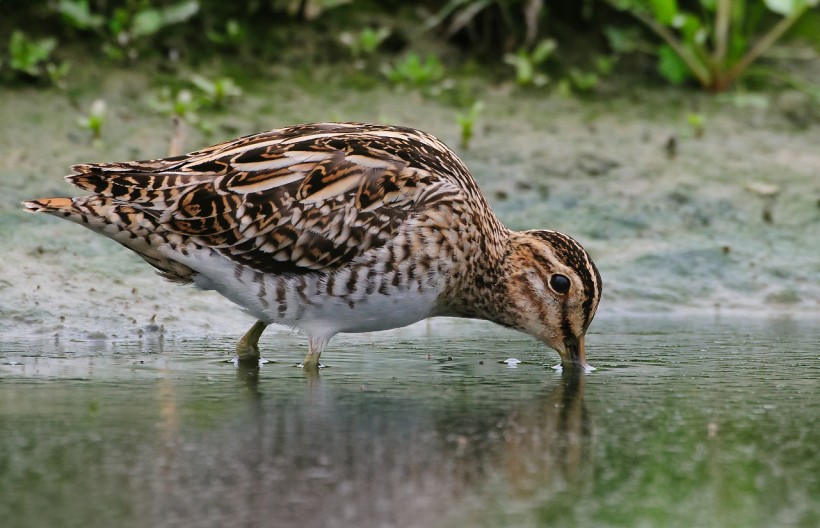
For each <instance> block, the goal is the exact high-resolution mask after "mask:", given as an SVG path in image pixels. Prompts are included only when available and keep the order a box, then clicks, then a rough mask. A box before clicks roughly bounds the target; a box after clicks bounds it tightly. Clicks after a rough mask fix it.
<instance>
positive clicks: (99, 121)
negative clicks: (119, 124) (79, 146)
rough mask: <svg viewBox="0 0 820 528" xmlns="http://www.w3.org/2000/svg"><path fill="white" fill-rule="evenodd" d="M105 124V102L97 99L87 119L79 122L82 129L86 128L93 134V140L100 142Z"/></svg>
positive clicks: (83, 118) (81, 119) (92, 104)
mask: <svg viewBox="0 0 820 528" xmlns="http://www.w3.org/2000/svg"><path fill="white" fill-rule="evenodd" d="M104 122H105V101H103V100H102V99H97V100H96V101H94V102H93V103H91V109H90V110H89V112H88V115H87V116H86V117H81V118H80V119H78V120H77V124H78V125H79V126H80V128H84V129H86V130H88V131H90V132H91V137H92V139H93V140H95V141H96V140H98V139H100V138H101V137H102V126H103V123H104Z"/></svg>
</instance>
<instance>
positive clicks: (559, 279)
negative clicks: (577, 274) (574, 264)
mask: <svg viewBox="0 0 820 528" xmlns="http://www.w3.org/2000/svg"><path fill="white" fill-rule="evenodd" d="M570 284H571V283H570V281H569V278H568V277H567V276H566V275H561V274H560V273H556V274H555V275H553V276H552V277H550V288H552V289H553V290H554V291H555V292H556V293H567V292H568V291H569V286H570Z"/></svg>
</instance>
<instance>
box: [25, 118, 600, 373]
mask: <svg viewBox="0 0 820 528" xmlns="http://www.w3.org/2000/svg"><path fill="white" fill-rule="evenodd" d="M72 169H73V170H74V172H75V174H72V175H70V176H68V177H67V179H68V181H70V182H71V183H73V184H74V185H76V186H78V187H80V188H82V189H85V190H87V191H90V192H91V194H89V195H86V196H81V197H75V198H46V199H39V200H32V201H28V202H24V205H25V207H26V209H27V210H29V211H31V212H45V213H48V214H52V215H55V216H59V217H63V218H66V219H68V220H71V221H73V222H76V223H78V224H81V225H84V226H85V227H88V228H89V229H91V230H93V231H95V232H97V233H100V234H103V235H105V236H107V237H109V238H112V239H114V240H116V241H117V242H119V243H120V244H122V245H124V246H125V247H127V248H129V249H131V250H132V251H135V252H136V253H137V254H139V255H140V256H141V257H142V258H143V259H145V260H146V261H147V262H148V263H149V264H151V265H152V266H154V267H155V268H156V269H157V271H158V272H159V274H160V275H162V276H163V277H165V278H166V279H169V280H171V281H174V282H179V283H185V284H188V283H193V284H194V285H196V286H197V287H199V288H203V289H212V290H216V291H217V292H219V293H221V294H222V295H223V296H225V297H227V298H228V299H230V300H231V301H233V302H234V303H236V304H238V305H239V306H241V307H242V308H244V309H245V311H246V312H248V313H249V314H251V315H252V316H253V317H255V318H256V319H257V322H256V323H255V324H254V325H253V326H252V327H251V329H250V330H249V331H248V332H247V333H246V334H245V335H244V336H243V337H242V339H241V340H240V341H239V344H238V345H237V356H238V358H239V361H240V362H243V363H247V364H258V360H259V356H260V354H259V347H258V341H259V338H260V336H261V335H262V332H263V331H264V330H265V328H266V327H267V326H268V325H269V324H274V323H276V324H282V325H286V326H290V327H293V328H297V329H299V330H300V331H302V332H303V333H304V334H306V335H307V337H308V353H307V356H306V357H305V359H304V361H303V365H304V366H305V368H310V369H315V368H316V367H317V366H318V364H319V357H320V355H321V353H322V351H323V350H324V348H325V347H326V345H327V343H328V341H329V340H330V338H331V337H333V336H334V335H335V334H337V333H346V332H369V331H376V330H385V329H390V328H397V327H401V326H406V325H409V324H412V323H414V322H417V321H420V320H422V319H425V318H427V317H433V316H453V317H468V318H476V319H484V320H489V321H492V322H495V323H498V324H500V325H503V326H506V327H509V328H513V329H516V330H520V331H523V332H526V333H528V334H530V335H532V336H534V337H535V338H537V339H538V340H540V341H542V342H543V343H545V344H547V345H548V346H550V347H551V348H553V349H555V350H556V351H557V352H558V353H559V354H560V356H561V359H562V364H563V365H564V366H565V367H583V368H587V362H586V348H585V335H586V331H587V329H588V327H589V325H590V323H591V321H592V319H593V317H594V315H595V311H596V310H597V307H598V303H599V300H600V296H601V291H602V281H601V277H600V274H599V273H598V270H597V268H596V267H595V264H594V263H593V262H592V259H591V257H590V256H589V254H588V253H587V251H586V250H585V249H584V248H583V247H582V246H581V245H580V244H579V243H578V242H577V241H575V240H574V239H573V238H571V237H569V236H567V235H564V234H562V233H559V232H557V231H551V230H530V231H521V232H517V231H511V230H509V229H508V228H507V227H505V226H504V225H503V224H502V223H501V221H500V220H499V219H498V218H497V217H496V216H495V214H494V213H493V212H492V210H491V209H490V206H489V204H488V203H487V201H486V199H485V198H484V196H483V194H482V193H481V191H480V190H479V188H478V186H477V184H476V182H475V180H473V178H472V176H471V175H470V173H469V171H468V169H467V168H466V167H465V165H464V164H463V162H462V161H461V160H460V159H459V158H458V157H457V156H456V155H455V154H454V153H453V152H452V151H451V150H450V149H449V148H448V147H446V146H445V145H444V144H443V143H442V142H441V141H439V140H438V139H437V138H435V137H434V136H432V135H430V134H427V133H425V132H421V131H419V130H414V129H411V128H405V127H394V126H383V125H369V124H361V123H320V124H309V125H299V126H293V127H287V128H282V129H276V130H271V131H268V132H263V133H260V134H254V135H251V136H245V137H242V138H238V139H235V140H232V141H228V142H225V143H221V144H219V145H215V146H212V147H208V148H205V149H202V150H199V151H196V152H192V153H190V154H187V155H184V156H177V157H173V158H166V159H157V160H148V161H135V162H122V163H101V164H82V165H75V166H74V167H72Z"/></svg>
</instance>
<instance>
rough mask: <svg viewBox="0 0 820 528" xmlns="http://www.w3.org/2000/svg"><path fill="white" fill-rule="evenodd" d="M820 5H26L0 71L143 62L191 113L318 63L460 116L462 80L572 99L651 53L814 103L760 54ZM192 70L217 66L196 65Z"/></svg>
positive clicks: (43, 78) (42, 73) (166, 101)
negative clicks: (431, 100)
mask: <svg viewBox="0 0 820 528" xmlns="http://www.w3.org/2000/svg"><path fill="white" fill-rule="evenodd" d="M819 3H820V0H583V1H576V2H573V1H570V0H556V1H555V2H544V1H543V0H542V1H537V0H536V1H533V0H449V1H447V2H434V1H432V0H421V1H418V2H409V3H408V2H401V1H399V0H385V1H383V2H376V1H374V0H300V1H293V0H270V1H266V2H250V3H226V2H219V1H217V0H126V1H123V2H106V1H103V0H32V1H31V2H27V3H26V4H25V6H23V7H20V8H18V9H16V10H14V12H13V13H10V14H8V15H7V16H6V17H5V18H4V20H2V21H0V45H2V46H3V47H2V49H0V82H2V83H6V84H14V85H25V84H39V85H44V84H51V85H55V86H57V87H60V88H66V89H68V90H69V91H70V89H71V88H72V87H71V84H72V82H74V79H73V77H74V75H73V74H75V73H76V74H77V77H78V78H83V75H82V73H83V68H89V66H85V65H86V64H93V67H94V68H95V69H98V68H100V67H101V66H102V67H106V65H107V66H108V67H122V66H128V65H131V64H133V63H135V62H137V61H150V64H154V65H156V67H157V68H158V70H159V71H161V72H162V74H163V75H166V74H170V75H174V76H177V77H178V79H179V80H180V82H181V83H183V84H186V86H185V87H181V86H177V87H176V88H174V89H170V88H169V89H168V90H170V91H169V92H167V93H165V92H163V94H162V95H160V96H157V97H155V98H154V99H155V101H154V103H155V104H154V105H153V106H155V107H157V106H160V107H163V108H166V109H165V110H163V111H164V112H166V113H169V114H173V115H177V116H183V115H185V116H188V117H186V118H185V119H186V120H190V119H191V118H192V116H195V115H196V112H197V110H199V109H201V108H205V107H207V108H211V109H218V108H224V107H225V106H226V105H228V104H229V101H230V100H231V99H235V98H237V97H239V96H240V95H241V88H240V86H241V85H242V84H244V83H245V82H247V81H248V80H249V79H257V78H261V79H264V78H265V77H266V76H275V75H279V74H280V73H281V72H285V73H287V74H288V75H292V77H293V78H294V79H296V82H297V83H298V82H303V83H304V84H306V85H307V84H309V83H310V84H313V83H315V77H314V76H315V72H316V70H317V69H321V67H324V66H326V65H333V67H334V69H335V71H336V74H335V75H336V77H334V78H333V80H334V81H338V82H340V83H341V84H344V85H345V86H348V87H351V88H353V89H362V90H366V89H368V88H369V87H372V86H374V85H376V84H378V83H383V82H385V81H387V82H389V83H391V84H393V85H395V86H397V87H401V89H410V90H418V91H420V92H421V93H423V94H424V95H425V96H427V97H437V98H441V99H442V100H443V101H444V102H447V103H451V104H453V106H454V107H456V108H457V109H458V110H460V111H462V112H468V113H467V114H464V115H465V116H469V115H470V114H469V111H470V109H471V108H472V105H473V104H474V103H475V100H476V99H477V98H478V97H479V96H480V95H476V94H474V93H469V92H470V89H469V88H466V89H465V88H464V85H465V84H469V83H468V82H466V83H465V79H468V78H475V77H483V78H485V79H487V80H488V81H489V82H491V83H510V84H513V85H515V86H516V87H518V88H524V89H539V90H537V91H535V92H536V93H541V92H543V93H547V92H549V91H554V92H557V93H559V94H562V95H566V96H577V95H583V94H591V93H595V92H598V91H599V88H600V87H601V85H602V84H606V82H607V81H608V79H610V78H616V77H617V78H624V77H626V78H627V79H635V80H636V81H637V82H652V81H653V79H652V74H651V73H647V69H646V68H644V67H643V64H645V57H646V56H650V57H652V60H653V61H655V62H656V64H657V74H656V75H655V76H654V81H658V80H663V81H664V82H668V83H671V84H675V85H683V86H686V87H690V88H694V87H698V86H699V87H701V88H703V89H706V90H709V91H726V90H729V89H731V88H734V87H736V86H738V85H740V87H741V88H744V89H747V90H748V89H755V88H759V87H761V86H762V87H766V86H787V87H790V88H796V89H798V90H800V91H802V92H805V93H808V94H811V95H812V97H813V99H814V100H816V101H818V100H820V97H818V96H816V94H819V93H820V89H818V88H817V87H816V86H814V84H813V83H812V82H810V81H808V80H805V79H802V78H800V76H799V74H795V73H794V71H795V69H794V68H787V67H779V65H781V64H782V61H783V59H778V60H779V61H781V62H780V63H778V62H777V61H770V62H768V63H765V64H760V62H761V59H765V56H766V54H767V52H769V51H771V50H772V46H773V45H774V44H775V43H784V44H785V45H786V46H794V45H796V44H800V45H802V46H803V49H805V45H806V44H808V45H810V46H814V48H815V52H814V53H817V50H820V9H819V8H818V7H817V6H818V4H819ZM20 28H26V29H25V31H24V30H21V29H20ZM778 51H779V53H778V56H780V57H783V56H784V55H788V54H784V53H783V52H782V50H778ZM72 63H73V66H72V67H70V64H72ZM317 67H318V68H317ZM70 68H71V69H70ZM201 68H205V69H207V70H208V71H210V72H213V73H212V74H209V75H208V78H205V77H202V76H195V75H192V73H191V72H193V71H198V70H199V69H201ZM69 72H71V73H72V76H69ZM229 76H230V78H229ZM162 82H163V83H165V84H167V82H166V81H162ZM171 84H174V83H171ZM183 90H189V92H190V98H188V95H186V92H184V91H183ZM465 94H466V96H465ZM177 99H179V100H177ZM188 99H190V101H189V100H188ZM158 101H161V102H158ZM172 107H173V108H176V110H173V109H169V108H172ZM468 121H469V120H468ZM467 136H468V137H469V134H467ZM468 141H469V140H468Z"/></svg>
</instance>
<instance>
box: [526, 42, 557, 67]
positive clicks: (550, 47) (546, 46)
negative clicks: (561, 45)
mask: <svg viewBox="0 0 820 528" xmlns="http://www.w3.org/2000/svg"><path fill="white" fill-rule="evenodd" d="M555 48H556V44H555V41H554V40H552V39H544V40H542V41H541V42H539V43H538V45H537V46H536V47H535V49H534V50H532V53H531V54H530V58H532V62H533V63H535V64H540V63H542V62H544V61H545V60H547V58H548V57H549V56H550V54H552V52H553V51H555Z"/></svg>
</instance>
